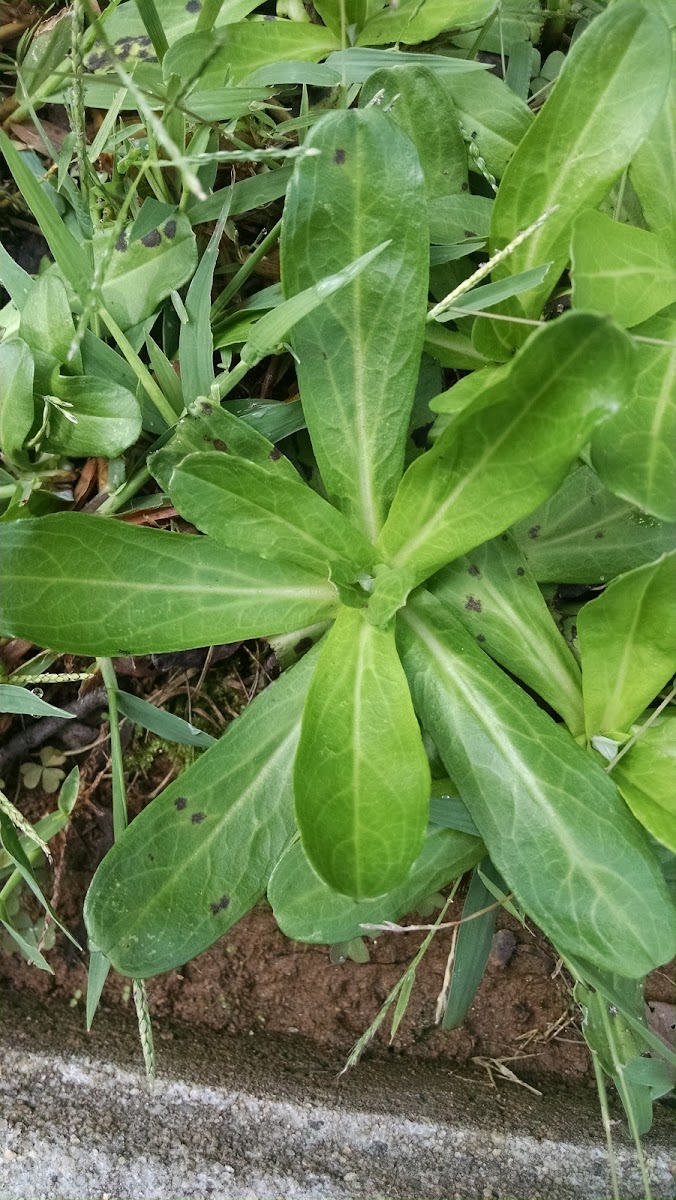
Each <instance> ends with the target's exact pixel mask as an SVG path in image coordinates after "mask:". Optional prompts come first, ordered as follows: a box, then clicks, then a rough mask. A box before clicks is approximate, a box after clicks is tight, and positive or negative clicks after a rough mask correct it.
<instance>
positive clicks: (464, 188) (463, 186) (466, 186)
mask: <svg viewBox="0 0 676 1200" xmlns="http://www.w3.org/2000/svg"><path fill="white" fill-rule="evenodd" d="M460 191H461V192H468V191H469V184H468V183H463V184H461V185H460Z"/></svg>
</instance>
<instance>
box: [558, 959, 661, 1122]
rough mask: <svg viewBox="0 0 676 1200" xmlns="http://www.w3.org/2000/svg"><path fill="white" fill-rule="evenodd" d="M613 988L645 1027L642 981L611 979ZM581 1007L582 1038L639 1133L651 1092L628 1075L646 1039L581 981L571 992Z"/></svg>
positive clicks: (647, 1117) (649, 1109)
mask: <svg viewBox="0 0 676 1200" xmlns="http://www.w3.org/2000/svg"><path fill="white" fill-rule="evenodd" d="M613 985H614V988H615V989H617V988H618V986H619V988H620V989H621V993H622V998H623V1000H624V1002H625V1004H626V1005H627V1006H628V1007H629V1008H630V1009H631V1012H632V1015H633V1017H634V1021H635V1022H637V1023H640V1024H641V1025H642V1026H645V1027H646V1032H647V1026H646V1019H645V1003H644V998H643V993H644V987H643V980H636V981H633V980H632V981H630V980H618V979H617V978H615V979H613ZM573 995H574V997H575V999H576V1000H577V1002H578V1004H580V1005H581V1007H582V1010H583V1020H582V1030H583V1033H584V1039H585V1041H586V1043H587V1045H588V1046H589V1049H590V1050H591V1051H592V1054H593V1055H594V1057H595V1058H597V1059H598V1061H599V1063H600V1065H601V1068H602V1070H603V1071H605V1073H606V1075H608V1076H610V1078H611V1079H612V1080H613V1083H614V1084H615V1087H616V1088H617V1090H618V1091H619V1093H620V1097H621V1100H622V1103H623V1105H624V1108H625V1111H626V1113H627V1116H628V1118H629V1121H630V1126H633V1127H634V1129H635V1131H636V1133H637V1134H639V1135H643V1134H645V1133H647V1132H648V1130H649V1129H650V1126H651V1124H652V1099H653V1098H652V1091H651V1088H650V1086H649V1084H646V1083H645V1082H643V1081H640V1080H634V1079H632V1077H631V1075H630V1074H628V1071H629V1068H630V1067H631V1066H632V1065H633V1064H634V1063H642V1062H643V1059H642V1058H641V1055H642V1054H645V1052H646V1050H647V1048H648V1047H647V1042H646V1039H645V1038H644V1037H641V1034H640V1033H639V1032H638V1031H637V1029H636V1026H635V1025H634V1024H632V1025H630V1024H629V1023H628V1022H627V1021H626V1020H625V1019H624V1017H623V1014H622V1011H621V1010H620V1011H618V1009H617V1007H616V1006H615V1005H614V1004H610V1003H609V1001H608V999H607V997H605V996H604V995H603V994H602V993H601V992H599V991H597V990H596V989H595V988H590V987H586V986H585V985H584V984H583V983H582V981H581V980H578V982H577V983H576V985H575V989H574V992H573Z"/></svg>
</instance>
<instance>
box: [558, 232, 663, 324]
mask: <svg viewBox="0 0 676 1200" xmlns="http://www.w3.org/2000/svg"><path fill="white" fill-rule="evenodd" d="M570 252H571V259H572V264H573V306H574V307H575V308H587V309H592V310H594V311H598V312H606V313H608V314H609V315H610V316H611V317H614V318H615V320H616V321H617V322H618V324H619V325H624V327H625V328H631V326H632V325H639V324H640V323H641V321H646V320H647V319H648V317H652V316H653V315H654V313H656V312H659V311H660V309H662V308H666V307H667V305H669V304H672V303H673V301H674V300H676V267H675V266H674V263H673V261H672V260H671V256H670V254H669V250H668V247H667V246H666V244H665V243H664V242H663V241H662V240H661V239H660V238H659V237H657V235H656V234H654V233H649V232H648V230H647V229H635V228H634V226H633V225H622V224H621V223H620V222H619V221H613V220H612V219H611V218H610V217H607V216H606V215H605V214H604V213H600V212H585V213H582V214H581V216H579V217H578V219H577V221H576V222H575V225H574V227H573V240H572V242H571V250H570Z"/></svg>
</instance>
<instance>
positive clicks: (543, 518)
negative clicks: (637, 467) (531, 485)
mask: <svg viewBox="0 0 676 1200" xmlns="http://www.w3.org/2000/svg"><path fill="white" fill-rule="evenodd" d="M597 436H598V429H597V430H596V434H595V437H597ZM512 533H513V534H514V537H515V538H516V540H517V542H518V544H519V546H520V547H521V550H522V552H523V553H524V554H525V556H526V558H527V560H528V565H529V567H530V569H531V571H532V572H533V574H534V576H535V578H536V579H537V580H538V583H590V584H597V583H607V582H608V581H609V580H610V579H614V578H615V576H616V575H622V574H623V573H624V572H625V571H631V570H632V568H633V567H640V566H641V565H642V564H643V563H648V562H652V561H653V559H655V558H658V557H659V555H660V554H664V553H665V552H667V551H669V550H673V549H674V547H676V524H672V525H666V524H664V525H663V524H661V523H660V522H659V521H657V520H655V518H654V517H648V516H646V515H645V514H644V513H642V512H640V511H639V510H638V509H636V508H632V506H631V505H630V504H626V503H625V502H624V501H623V500H618V498H617V497H616V496H613V495H612V493H611V492H609V491H607V489H606V488H604V486H603V484H602V483H601V480H600V479H599V477H598V475H596V474H595V473H594V471H590V470H589V467H579V468H578V469H577V470H575V471H573V472H571V474H570V475H569V476H568V478H567V479H566V480H565V481H564V483H563V484H562V486H561V487H560V488H559V490H558V492H555V493H554V495H553V496H552V497H551V499H550V500H547V501H546V502H545V503H544V504H543V505H542V506H541V507H540V508H538V509H536V511H535V512H532V513H529V515H528V516H527V517H524V519H523V521H519V522H518V524H516V525H515V526H514V528H513V530H512Z"/></svg>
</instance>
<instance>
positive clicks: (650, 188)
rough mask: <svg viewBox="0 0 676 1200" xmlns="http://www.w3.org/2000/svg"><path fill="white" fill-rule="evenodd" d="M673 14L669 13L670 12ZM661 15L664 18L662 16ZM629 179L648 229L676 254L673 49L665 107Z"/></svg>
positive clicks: (675, 71)
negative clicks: (657, 235)
mask: <svg viewBox="0 0 676 1200" xmlns="http://www.w3.org/2000/svg"><path fill="white" fill-rule="evenodd" d="M672 11H673V10H672ZM663 15H665V16H666V13H664V14H663ZM629 179H630V180H631V183H632V184H633V187H634V191H635V192H636V195H637V196H638V198H639V200H640V202H641V208H642V210H643V216H644V217H645V219H646V224H647V225H648V228H649V229H652V230H653V231H654V232H655V233H657V234H659V235H660V237H661V238H663V240H664V241H665V242H666V244H667V245H668V246H669V248H670V250H671V253H672V255H673V254H674V253H676V189H675V188H674V186H673V183H674V179H676V48H675V51H674V57H673V58H672V74H671V84H670V86H669V92H668V94H667V98H666V101H665V103H664V104H663V105H662V107H661V108H660V111H659V112H658V114H657V117H656V119H655V121H654V122H653V124H652V125H651V127H650V129H649V131H648V134H647V136H646V137H645V138H644V140H643V142H642V144H641V146H639V148H638V150H637V152H636V154H635V155H634V157H633V159H632V160H631V164H630V166H629Z"/></svg>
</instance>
